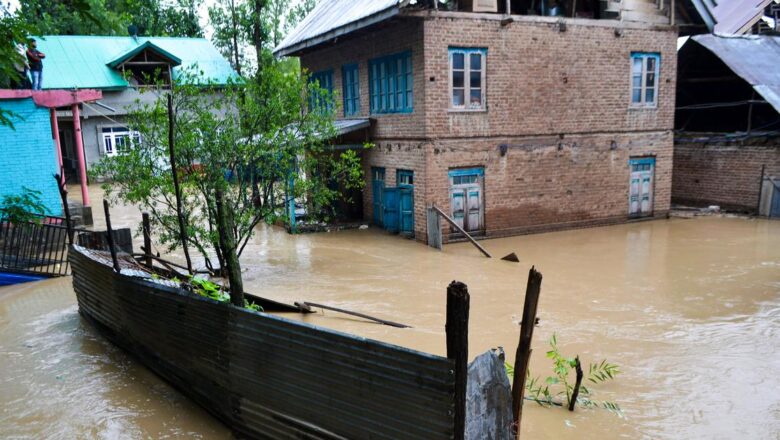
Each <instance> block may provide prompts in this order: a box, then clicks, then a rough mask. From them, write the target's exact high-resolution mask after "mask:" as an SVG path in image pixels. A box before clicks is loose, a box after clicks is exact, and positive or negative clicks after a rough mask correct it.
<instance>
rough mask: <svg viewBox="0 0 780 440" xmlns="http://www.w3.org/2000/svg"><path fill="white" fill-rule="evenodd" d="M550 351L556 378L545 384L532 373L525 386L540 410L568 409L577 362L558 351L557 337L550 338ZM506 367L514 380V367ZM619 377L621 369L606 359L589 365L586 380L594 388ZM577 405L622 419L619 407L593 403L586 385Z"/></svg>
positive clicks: (548, 380) (548, 377) (602, 402)
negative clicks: (612, 414) (559, 407)
mask: <svg viewBox="0 0 780 440" xmlns="http://www.w3.org/2000/svg"><path fill="white" fill-rule="evenodd" d="M550 348H551V350H550V351H548V352H547V355H546V356H547V358H549V359H550V360H551V361H552V363H553V365H552V368H553V373H555V374H554V375H553V376H547V377H546V378H545V379H544V381H542V379H541V377H539V376H537V377H533V376H531V372H530V371H529V372H528V378H527V380H526V383H525V388H526V392H527V398H528V399H530V400H533V401H534V402H536V403H538V404H539V405H541V406H548V407H550V406H563V407H568V406H569V403H570V402H571V398H572V394H573V393H574V387H575V384H574V383H573V382H572V381H571V380H570V373H572V372H573V371H574V370H575V368H576V365H577V361H578V358H577V357H573V358H570V357H566V356H564V355H563V354H561V352H560V350H559V348H558V337H557V336H556V335H555V334H553V335H552V337H551V338H550ZM505 367H506V373H507V375H509V376H510V377H512V376H514V374H515V369H514V367H513V366H512V365H511V364H509V363H505ZM619 373H620V370H619V368H618V366H617V365H615V364H611V363H609V362H607V360H606V359H605V360H602V361H601V362H600V363H592V364H590V366H589V367H588V373H587V376H585V380H587V382H590V383H591V384H599V383H604V382H607V381H610V380H612V379H614V378H615V376H616V375H617V374H619ZM576 403H577V404H578V405H580V406H583V407H586V408H595V407H599V408H603V409H606V410H607V411H610V412H612V413H615V414H616V415H618V416H619V417H622V416H623V411H622V410H621V409H620V406H619V405H618V404H617V403H615V402H608V401H597V400H595V399H593V398H592V394H591V390H590V388H588V386H586V385H585V384H584V383H583V384H582V385H580V391H579V394H578V395H577V402H576Z"/></svg>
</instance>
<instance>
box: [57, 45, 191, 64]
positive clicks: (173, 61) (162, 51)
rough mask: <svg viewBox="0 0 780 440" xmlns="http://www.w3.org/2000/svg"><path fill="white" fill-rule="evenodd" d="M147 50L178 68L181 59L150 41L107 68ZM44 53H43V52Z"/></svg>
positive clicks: (114, 61) (113, 61)
mask: <svg viewBox="0 0 780 440" xmlns="http://www.w3.org/2000/svg"><path fill="white" fill-rule="evenodd" d="M145 49H149V50H151V51H153V52H156V53H158V54H160V55H162V56H163V57H165V58H167V59H168V60H169V61H170V62H171V64H172V65H173V66H178V65H180V64H181V58H179V57H177V56H176V55H173V54H171V53H170V52H168V51H166V50H165V49H162V48H161V47H159V46H157V45H156V44H154V43H152V42H151V41H147V42H146V43H144V44H141V45H138V46H136V47H134V48H132V49H130V50H128V51H126V52H124V53H123V54H122V55H119V57H117V58H116V59H114V60H112V61H111V62H110V63H108V67H112V68H117V67H118V66H121V65H122V63H124V62H125V61H127V60H129V59H131V58H133V57H134V56H136V55H138V54H139V53H141V52H142V51H143V50H145ZM44 53H45V52H44Z"/></svg>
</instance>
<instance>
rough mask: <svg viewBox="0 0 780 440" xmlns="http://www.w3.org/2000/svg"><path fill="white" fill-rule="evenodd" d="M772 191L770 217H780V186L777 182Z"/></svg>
mask: <svg viewBox="0 0 780 440" xmlns="http://www.w3.org/2000/svg"><path fill="white" fill-rule="evenodd" d="M773 189H774V191H773V192H772V206H771V208H770V211H769V216H770V217H780V187H779V186H777V184H775V187H774V188H773Z"/></svg>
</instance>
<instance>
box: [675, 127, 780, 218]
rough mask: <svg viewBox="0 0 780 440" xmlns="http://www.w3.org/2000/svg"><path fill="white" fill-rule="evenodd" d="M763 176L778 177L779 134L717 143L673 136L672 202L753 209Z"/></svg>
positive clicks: (750, 210) (743, 209)
mask: <svg viewBox="0 0 780 440" xmlns="http://www.w3.org/2000/svg"><path fill="white" fill-rule="evenodd" d="M762 168H763V170H764V176H765V177H766V176H770V177H776V178H780V137H774V138H765V139H754V140H751V141H732V142H718V143H703V142H685V141H684V140H681V139H677V140H675V145H674V173H673V180H672V202H674V203H678V204H683V205H692V206H707V205H719V206H721V207H722V208H725V209H729V210H737V211H744V212H751V213H753V212H756V211H757V210H758V204H759V191H760V188H761V185H762V183H761V181H762V178H761V172H762Z"/></svg>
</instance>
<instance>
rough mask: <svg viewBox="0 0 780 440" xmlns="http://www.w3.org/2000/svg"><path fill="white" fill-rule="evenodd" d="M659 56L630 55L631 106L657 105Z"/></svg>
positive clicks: (636, 53) (640, 53)
mask: <svg viewBox="0 0 780 440" xmlns="http://www.w3.org/2000/svg"><path fill="white" fill-rule="evenodd" d="M660 71H661V55H660V54H658V53H646V52H632V53H631V106H632V107H656V106H657V103H658V76H659V74H660Z"/></svg>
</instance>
